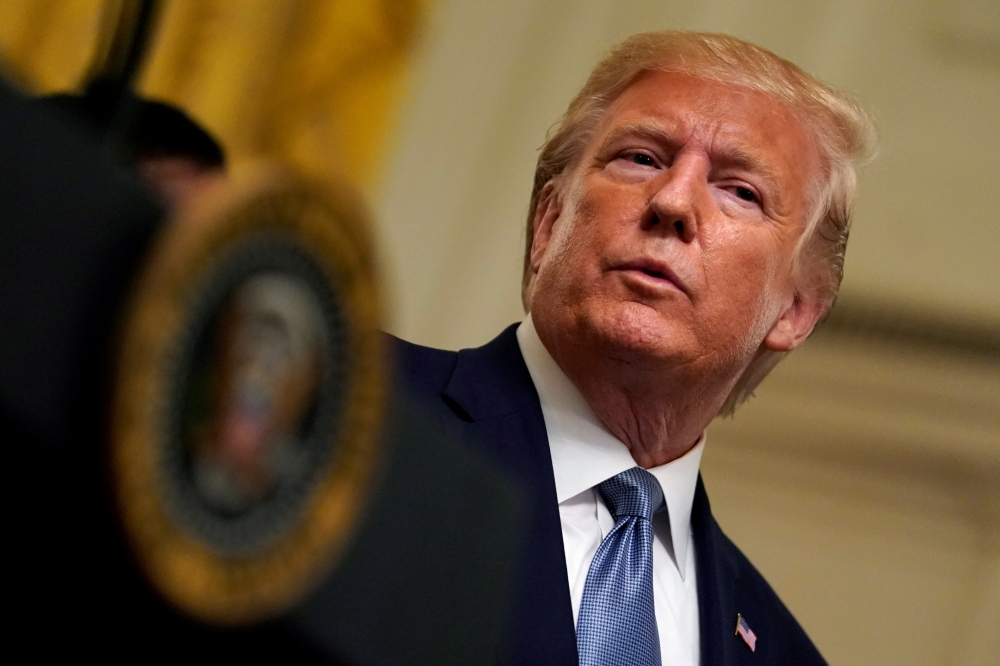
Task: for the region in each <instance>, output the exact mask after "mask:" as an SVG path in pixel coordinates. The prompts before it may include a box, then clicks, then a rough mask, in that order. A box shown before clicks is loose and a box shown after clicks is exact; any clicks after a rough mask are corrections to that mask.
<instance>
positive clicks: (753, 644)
mask: <svg viewBox="0 0 1000 666" xmlns="http://www.w3.org/2000/svg"><path fill="white" fill-rule="evenodd" d="M736 634H739V635H740V636H742V637H743V642H744V643H746V644H747V645H749V646H750V651H751V652H754V651H755V650H756V649H757V634H755V633H753V631H752V630H751V629H750V626H749V625H748V624H747V621H746V620H744V619H743V616H742V615H741V614H740V613H737V614H736ZM734 635H735V634H734Z"/></svg>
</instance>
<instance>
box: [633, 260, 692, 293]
mask: <svg viewBox="0 0 1000 666" xmlns="http://www.w3.org/2000/svg"><path fill="white" fill-rule="evenodd" d="M615 270H617V271H620V272H622V273H625V274H626V275H629V276H630V277H633V278H635V279H637V280H638V281H639V282H641V283H643V284H645V285H648V286H651V287H656V288H661V289H662V288H667V289H676V290H677V291H680V292H682V293H683V294H685V295H686V296H688V297H690V294H689V293H688V290H687V287H685V285H684V283H683V282H682V281H681V279H680V278H679V277H677V274H676V273H674V272H673V271H672V270H671V269H670V266H668V265H667V264H666V263H664V262H662V261H658V260H656V259H648V258H640V259H633V260H631V261H626V262H624V263H622V264H619V265H618V266H615Z"/></svg>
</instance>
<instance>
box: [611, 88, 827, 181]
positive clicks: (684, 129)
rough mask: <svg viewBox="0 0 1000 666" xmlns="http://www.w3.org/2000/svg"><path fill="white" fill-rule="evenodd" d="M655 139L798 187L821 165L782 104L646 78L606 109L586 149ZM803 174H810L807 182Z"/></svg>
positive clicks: (746, 91) (804, 129) (803, 128)
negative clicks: (629, 137) (627, 138)
mask: <svg viewBox="0 0 1000 666" xmlns="http://www.w3.org/2000/svg"><path fill="white" fill-rule="evenodd" d="M623 130H624V131H625V132H628V131H629V130H634V131H636V132H642V131H643V130H645V131H646V133H656V134H659V135H661V136H662V138H663V140H665V141H669V142H670V143H674V144H677V145H676V146H675V147H677V148H680V147H681V146H683V145H688V144H690V143H692V142H693V143H695V144H697V146H698V147H700V148H702V149H704V150H705V151H706V152H707V153H709V155H710V156H712V157H713V158H715V159H716V161H737V162H746V163H748V164H747V165H748V166H753V165H755V164H756V165H757V166H760V167H766V168H768V169H769V170H772V171H775V172H777V173H778V174H780V175H783V176H785V177H789V176H796V175H797V176H798V177H797V178H793V180H795V181H800V180H801V181H803V184H804V181H805V180H806V179H807V178H808V177H809V176H811V175H812V174H814V173H816V172H817V170H818V168H819V166H820V164H821V160H820V157H819V149H818V146H817V144H816V140H815V135H814V134H813V132H812V130H811V129H810V128H809V127H808V126H807V125H806V123H805V122H803V121H802V119H801V118H800V117H799V116H798V115H797V114H796V113H795V112H794V111H793V110H792V109H790V108H789V107H788V106H786V105H785V104H784V103H782V102H780V101H778V100H777V99H774V98H773V97H770V96H769V95H766V94H764V93H762V92H759V91H757V90H754V89H751V88H748V87H746V86H741V85H736V84H731V83H722V82H719V81H712V80H708V79H704V78H699V77H696V76H693V75H690V74H685V73H680V72H662V71H647V72H644V73H643V74H641V75H640V76H639V77H638V78H636V80H635V81H634V82H633V83H632V84H630V85H629V86H628V87H627V88H626V89H625V90H624V91H623V92H622V94H621V95H619V96H618V98H617V99H615V101H614V102H612V104H611V105H610V106H609V107H608V110H607V112H606V113H605V115H604V118H603V121H602V123H601V127H600V129H599V130H598V132H597V135H598V136H597V137H596V141H595V142H593V145H599V144H600V143H602V142H603V141H604V140H606V139H607V138H609V135H610V134H613V133H620V132H621V131H623ZM806 174H809V176H807V175H806Z"/></svg>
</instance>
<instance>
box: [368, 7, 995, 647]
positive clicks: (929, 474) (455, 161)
mask: <svg viewBox="0 0 1000 666" xmlns="http://www.w3.org/2000/svg"><path fill="white" fill-rule="evenodd" d="M666 27H679V28H697V29H709V30H718V31H724V32H730V33H733V34H736V35H738V36H740V37H743V38H747V39H750V40H752V41H755V42H757V43H760V44H762V45H764V46H766V47H768V48H771V49H772V50H774V51H776V52H777V53H779V54H781V55H783V56H785V57H788V58H790V59H792V60H794V61H795V62H797V63H798V64H800V65H802V66H803V67H805V68H806V69H808V70H810V71H812V72H814V73H816V74H818V75H819V76H821V77H822V78H824V79H827V80H829V81H831V82H833V83H835V84H837V85H839V86H841V87H843V88H846V89H848V90H851V91H854V92H856V93H857V94H858V95H859V96H860V97H861V98H862V99H863V100H865V102H866V103H868V104H869V105H870V107H871V108H872V109H873V110H874V111H875V112H876V114H877V116H878V119H879V123H880V126H881V131H882V135H883V155H882V157H881V159H880V160H879V161H878V162H877V163H876V164H875V165H874V166H872V167H871V168H870V170H869V172H868V173H867V174H866V178H865V180H864V182H863V186H862V187H863V190H862V200H861V204H860V209H859V212H858V216H857V220H856V224H855V227H854V233H853V237H852V241H851V248H850V250H849V252H848V259H847V278H846V280H845V284H844V298H843V303H842V304H843V306H844V307H845V308H848V311H850V307H851V304H852V303H854V304H859V303H860V304H866V307H868V308H869V310H868V311H870V313H871V315H870V318H872V321H873V322H874V323H873V324H872V325H871V326H868V328H866V326H865V325H853V326H849V327H847V328H846V329H844V330H839V329H838V331H834V330H832V329H831V330H830V331H829V332H827V333H819V334H817V335H816V336H814V338H813V340H811V341H810V342H809V343H808V344H807V346H806V348H804V349H803V350H801V351H799V352H797V353H796V354H794V355H793V356H792V357H791V358H790V359H789V360H788V361H787V362H786V363H785V364H784V365H783V366H781V367H779V369H778V370H777V371H776V372H775V375H774V376H773V377H771V378H770V379H769V380H768V381H767V382H765V384H764V386H763V387H762V389H761V391H760V392H759V395H758V397H757V398H756V399H755V400H754V401H753V402H752V403H751V404H750V405H748V406H747V407H746V408H744V409H743V410H741V411H740V412H739V413H738V414H737V415H736V417H735V419H733V420H731V421H725V422H721V423H717V424H715V425H713V427H712V429H711V432H710V437H709V446H708V449H707V452H706V456H705V460H704V466H703V471H704V476H705V479H706V484H707V486H708V489H709V493H710V496H711V497H712V500H713V506H714V509H715V511H716V514H717V515H718V517H719V519H720V522H721V523H722V525H723V528H724V529H726V530H727V531H728V532H729V533H730V535H731V536H733V538H734V539H735V540H736V541H737V543H738V544H740V545H741V546H742V547H743V548H744V550H745V551H746V552H747V553H748V555H749V556H750V557H751V559H752V560H754V561H755V562H756V563H757V564H758V566H759V568H760V569H761V570H762V571H763V572H764V574H765V575H766V576H767V577H768V578H769V580H770V581H771V582H772V583H773V584H774V586H775V587H776V588H777V590H778V591H779V593H780V594H781V595H782V596H783V598H784V599H785V600H786V601H787V602H788V604H789V605H790V607H791V608H792V610H793V612H795V613H796V615H797V616H798V617H799V618H800V619H801V621H802V622H803V624H804V625H805V627H806V629H807V630H808V631H809V632H810V634H811V635H812V636H813V637H814V639H815V640H816V641H817V643H818V645H819V647H820V648H821V650H822V651H823V652H824V653H825V654H826V655H827V657H828V658H829V659H830V661H831V662H832V663H835V664H928V665H930V664H942V665H943V664H949V665H951V664H970V665H971V664H977V665H981V664H1000V360H998V354H997V351H996V349H997V344H1000V258H998V257H1000V213H998V211H1000V207H998V205H997V199H996V192H997V190H998V186H1000V159H998V157H1000V2H997V0H956V1H952V2H944V1H941V2H904V1H901V0H895V1H893V0H890V1H885V2H871V1H860V0H840V1H834V2H822V3H820V2H798V1H795V0H770V1H757V2H749V1H740V0H705V1H701V2H694V1H690V0H679V1H674V2H640V1H634V0H633V1H624V0H577V1H575V2H571V3H570V2H560V1H558V0H509V1H508V2H505V3H479V2H468V1H465V2H463V1H459V0H439V3H438V5H437V6H436V9H435V11H434V12H433V13H432V15H431V20H430V24H429V25H428V29H427V33H426V35H425V40H424V43H423V49H422V51H421V52H420V53H419V57H418V59H417V61H416V64H415V68H414V73H413V78H412V84H411V86H412V88H411V90H412V94H411V96H410V98H409V99H408V101H407V102H406V103H405V105H404V107H403V113H402V116H401V117H402V118H403V120H402V123H401V125H400V126H399V127H398V130H397V133H396V135H395V139H394V143H393V144H392V146H391V149H390V150H388V151H387V152H386V153H385V159H386V165H385V171H384V172H383V179H382V181H381V183H380V184H379V185H378V186H376V187H375V188H374V189H373V200H374V202H375V205H376V208H377V211H378V214H379V220H380V225H381V226H380V233H381V237H382V241H383V247H384V250H385V256H386V258H387V268H388V271H389V273H388V275H389V278H390V279H389V285H390V286H391V288H392V293H393V295H394V298H395V309H394V319H393V320H392V322H391V325H390V328H391V329H392V330H393V331H394V332H397V333H398V334H400V335H402V336H403V337H406V338H408V339H411V340H414V341H417V342H422V343H425V344H432V345H437V346H442V347H450V348H460V347H466V346H473V345H477V344H481V343H483V342H485V341H486V340H488V339H490V338H491V337H492V336H493V335H495V334H496V332H498V331H499V330H500V329H501V328H502V327H503V326H504V325H506V324H508V323H510V322H512V321H516V320H518V319H519V318H520V317H521V308H520V302H519V293H518V286H519V275H520V264H521V253H522V251H523V250H522V243H523V235H522V234H523V231H522V225H523V221H524V216H525V214H526V207H527V199H528V195H529V189H530V183H531V177H532V172H533V164H534V160H535V156H536V149H537V148H538V146H539V145H540V144H541V142H542V139H543V137H544V134H545V131H546V129H547V128H548V127H549V125H550V124H551V123H552V122H553V121H554V120H555V119H556V118H557V117H558V115H559V114H560V113H561V112H562V110H563V109H564V108H565V105H566V103H567V102H568V100H569V98H570V97H571V96H572V95H573V93H574V92H575V90H576V89H577V88H578V87H579V86H580V85H581V84H582V82H583V80H584V78H585V76H586V74H587V72H588V71H589V69H590V67H591V66H592V65H593V63H594V62H595V60H596V59H597V58H598V57H599V55H600V53H601V52H602V51H603V49H605V48H606V47H607V46H608V45H610V44H611V43H613V42H614V41H616V40H618V39H619V38H621V37H623V36H625V35H627V34H629V33H631V32H634V31H638V30H646V29H655V28H666ZM856 310H857V308H855V311H856ZM899 311H901V312H903V313H904V314H908V315H910V316H911V317H912V315H920V316H922V318H918V319H917V320H911V319H910V318H907V317H906V316H904V317H900V316H898V315H897V314H894V313H896V312H899ZM885 325H887V326H889V329H890V333H891V331H892V330H896V331H897V332H898V330H905V329H907V327H908V326H910V327H912V328H914V330H915V331H916V333H915V334H914V335H902V336H901V337H900V336H898V335H897V336H895V337H894V335H893V334H888V335H887V334H885V333H884V332H883V333H879V332H878V331H879V330H882V329H884V328H885ZM880 327H881V328H880ZM893 327H895V328H893ZM963 327H965V328H963ZM968 327H972V329H973V330H975V331H978V335H979V338H978V339H979V340H980V342H982V341H984V340H985V343H984V344H980V345H979V347H978V351H976V349H970V348H968V347H969V346H968V345H965V346H963V344H960V341H959V342H955V340H954V338H956V335H957V334H958V333H960V332H961V331H963V330H966V328H968ZM928 328H930V329H934V330H936V331H937V332H938V333H939V334H940V335H939V336H938V337H939V338H941V339H942V340H944V343H941V340H938V343H933V341H932V342H931V343H928V342H927V341H926V340H924V341H921V335H924V334H926V333H927V330H926V329H928ZM869 329H871V330H870V331H869ZM866 331H868V332H866ZM921 331H923V333H921ZM993 336H995V339H996V341H997V342H996V343H991V340H992V339H993ZM924 337H926V335H924ZM931 337H933V336H931ZM957 337H959V338H960V337H961V336H960V335H957ZM949 340H951V342H949ZM953 342H954V344H952V343H953ZM991 344H992V345H993V346H992V347H990V345H991ZM973 347H975V345H973ZM754 630H755V631H757V633H758V634H766V632H767V628H766V627H759V628H758V627H756V626H755V627H754Z"/></svg>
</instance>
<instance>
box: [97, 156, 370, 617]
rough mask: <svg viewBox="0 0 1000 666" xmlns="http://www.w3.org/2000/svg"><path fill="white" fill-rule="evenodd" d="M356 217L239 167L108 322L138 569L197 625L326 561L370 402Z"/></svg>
mask: <svg viewBox="0 0 1000 666" xmlns="http://www.w3.org/2000/svg"><path fill="white" fill-rule="evenodd" d="M377 291H378V290H377V281H376V271H375V264H374V260H373V251H372V247H371V244H370V241H369V239H368V235H367V218H366V215H365V214H364V212H363V209H362V207H361V206H360V205H359V203H358V200H357V199H356V198H355V197H353V196H352V195H351V194H350V193H349V192H348V191H347V190H346V188H345V189H343V190H338V189H329V188H321V187H318V186H317V185H315V184H313V183H310V182H308V181H306V180H305V179H302V178H299V177H296V176H294V175H292V174H289V173H287V172H280V171H278V170H276V169H273V168H267V167H262V166H257V167H254V168H252V169H250V170H248V171H247V172H246V173H243V174H242V175H236V176H234V178H233V181H232V182H231V183H229V184H228V185H227V186H226V187H225V188H224V190H222V191H219V192H216V193H214V195H213V196H210V197H208V198H207V199H205V200H202V201H201V202H199V203H197V204H195V205H194V206H192V207H191V208H190V209H188V210H186V211H182V213H181V214H180V215H179V216H178V219H175V220H172V221H169V222H168V223H167V224H166V226H165V227H164V231H163V233H162V236H161V237H160V238H159V240H158V241H157V242H156V244H155V246H154V247H153V249H152V251H151V253H150V256H149V258H148V261H147V264H146V266H145V267H144V270H143V272H142V274H141V277H140V279H139V280H138V282H137V284H136V287H135V289H134V293H133V295H132V299H131V302H130V305H129V307H128V310H127V313H126V316H125V319H124V324H123V328H122V335H121V342H120V349H119V356H118V365H117V372H116V383H115V391H114V396H113V401H112V407H111V439H110V441H111V444H110V446H111V450H110V456H109V457H110V461H111V470H112V478H113V483H114V487H115V491H116V499H117V502H118V506H119V515H120V518H121V523H122V525H123V528H124V530H125V533H126V536H127V539H128V541H129V543H130V545H131V547H132V549H133V552H134V554H135V557H136V560H137V561H138V563H139V566H140V568H141V569H142V570H143V572H144V573H145V574H146V576H147V577H148V578H149V580H150V581H151V582H152V584H153V586H154V587H155V588H156V589H157V590H158V591H159V592H160V594H162V596H163V597H165V598H166V599H167V600H168V601H169V602H171V603H172V604H173V605H175V606H176V607H178V608H179V609H180V610H182V611H183V612H186V613H188V614H190V615H192V616H194V617H196V618H199V619H201V620H203V621H208V622H212V623H218V624H231V625H233V624H244V623H249V622H254V621H260V620H264V619H267V618H269V617H272V616H274V615H276V614H278V613H280V612H282V611H283V610H286V609H288V608H290V607H291V606H292V605H294V604H295V602H296V601H298V600H299V599H300V598H302V596H303V595H304V594H306V593H307V592H308V591H309V590H310V589H311V587H312V586H313V585H314V584H315V583H316V582H318V581H319V580H320V579H321V578H322V576H324V575H325V574H326V573H327V572H328V571H329V569H330V568H331V567H332V566H333V564H334V563H335V560H336V556H337V554H338V552H339V550H340V549H341V548H342V546H343V545H344V542H345V540H346V538H347V537H348V536H349V535H350V533H351V531H352V527H353V525H354V524H355V521H356V520H357V518H358V514H359V510H360V509H361V508H362V506H363V504H364V501H365V499H366V496H367V494H368V492H369V489H370V488H371V486H372V483H371V475H372V470H373V468H374V466H375V463H376V460H377V455H376V454H377V443H378V437H379V432H378V431H379V427H380V423H381V410H382V401H383V378H382V371H383V367H382V366H383V364H382V359H381V350H380V341H379V333H378V328H379V316H378V315H379V310H378V293H377Z"/></svg>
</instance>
